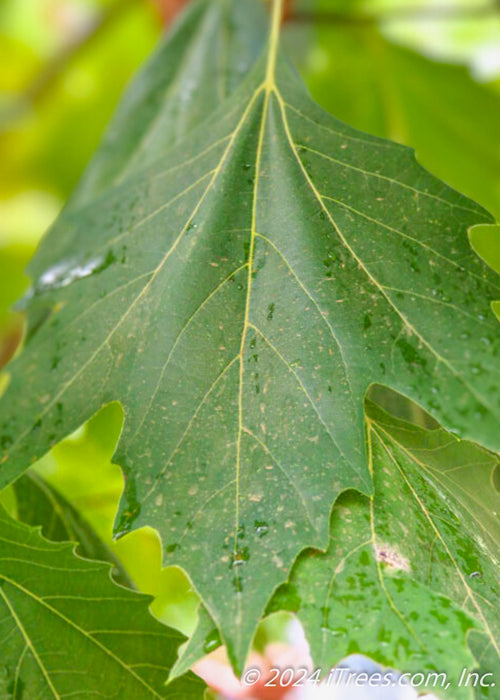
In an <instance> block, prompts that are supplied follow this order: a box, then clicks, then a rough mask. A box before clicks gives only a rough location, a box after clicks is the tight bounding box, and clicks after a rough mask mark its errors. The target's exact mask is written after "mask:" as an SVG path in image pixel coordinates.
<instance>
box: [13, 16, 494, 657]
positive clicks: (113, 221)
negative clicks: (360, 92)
mask: <svg viewBox="0 0 500 700" xmlns="http://www.w3.org/2000/svg"><path fill="white" fill-rule="evenodd" d="M278 5H279V3H278ZM278 5H276V9H275V23H274V25H273V27H274V29H273V32H272V35H271V39H270V42H269V45H268V47H267V48H266V50H265V51H264V53H263V55H262V57H261V58H260V59H259V60H258V62H257V64H256V66H255V68H254V70H253V71H252V72H251V74H250V75H249V77H248V79H247V80H246V82H245V83H244V84H243V85H242V86H241V88H240V89H238V90H237V91H236V92H235V93H234V95H233V96H231V97H230V98H229V99H228V100H226V101H225V102H224V104H223V105H222V108H221V109H220V110H219V111H217V112H216V113H215V114H214V115H213V116H212V117H211V118H210V119H209V120H208V121H207V122H205V123H204V124H203V125H201V126H200V127H199V128H198V129H195V130H194V131H192V132H190V134H189V136H188V137H187V138H186V139H185V140H183V141H181V142H180V143H179V144H178V145H177V146H176V147H174V148H172V149H170V150H168V151H167V152H166V153H165V154H163V155H162V154H157V155H158V159H157V160H156V161H155V162H154V163H152V164H151V165H149V166H147V167H145V168H144V169H142V170H140V171H139V172H134V173H131V174H130V175H129V176H128V177H127V178H126V179H125V180H124V181H123V182H122V184H121V185H120V186H118V187H115V188H113V189H112V190H110V191H109V192H108V193H106V194H105V195H104V196H102V197H101V198H97V199H95V200H94V201H93V202H92V203H91V204H90V205H89V206H88V207H85V208H82V209H81V210H79V211H75V210H73V211H70V212H66V214H65V215H63V216H62V217H61V219H60V220H59V222H58V223H57V224H56V225H55V227H54V228H53V229H52V230H51V232H50V234H49V235H48V236H47V237H46V238H45V240H44V242H43V243H42V245H41V247H40V249H39V251H38V253H37V255H36V257H35V259H34V261H33V263H32V265H31V268H30V272H31V274H32V276H33V279H34V287H33V293H32V295H31V298H30V299H29V300H28V303H27V307H28V316H29V324H30V332H29V333H28V340H27V342H26V347H25V349H24V352H23V354H22V355H21V356H20V357H19V358H18V359H17V360H16V361H15V362H14V363H13V364H12V365H11V369H10V385H9V387H8V389H7V392H6V394H5V396H4V398H3V401H2V410H3V414H2V420H1V422H0V434H1V440H2V446H3V455H4V456H3V458H0V459H1V461H2V462H3V464H2V467H1V469H0V480H1V482H2V483H4V484H5V483H8V482H9V481H12V480H13V479H15V478H16V477H17V476H18V475H19V474H20V473H21V472H22V470H23V469H25V468H26V467H27V466H28V465H29V464H30V462H32V461H33V460H35V459H37V458H38V457H39V456H40V455H42V454H43V453H44V452H46V451H47V450H48V449H49V448H50V447H51V446H52V445H53V444H55V443H56V442H57V441H58V440H60V439H61V438H62V437H64V436H65V435H67V434H69V433H70V432H71V431H73V430H75V429H76V428H77V427H78V426H79V425H80V424H81V423H82V422H83V421H84V420H86V419H88V418H89V417H90V416H91V415H93V414H94V413H95V412H96V411H97V410H98V409H99V408H100V407H101V406H102V405H104V404H106V403H109V402H110V401H113V400H117V401H120V402H121V404H122V406H123V409H124V412H125V424H124V428H123V431H122V435H121V438H120V442H119V445H118V449H117V452H116V455H115V459H116V461H117V462H118V464H120V465H121V467H122V468H123V469H124V472H125V474H126V477H127V481H126V487H125V493H124V496H123V499H122V505H121V512H120V517H119V522H118V524H117V533H118V534H122V533H125V532H127V531H129V530H130V529H131V528H132V527H133V528H138V527H141V526H143V525H151V526H153V527H155V528H156V529H157V530H158V531H159V532H160V535H161V537H162V540H163V547H164V551H165V554H166V562H167V563H172V564H178V565H180V566H182V567H183V568H184V569H185V570H186V571H187V572H188V574H189V576H190V578H191V580H192V581H193V584H194V586H195V587H196V589H197V590H198V592H199V593H200V594H201V596H202V597H203V601H204V604H205V605H206V607H207V609H208V612H209V613H210V615H211V616H212V618H213V619H214V621H215V622H216V623H217V625H218V627H219V628H220V630H221V636H222V639H223V641H224V643H225V644H226V645H227V647H228V652H229V655H230V657H231V659H232V661H233V663H234V665H235V668H236V669H238V668H241V667H242V666H243V663H244V660H245V657H246V655H247V652H248V649H249V646H250V642H251V639H252V635H253V633H254V630H255V626H256V623H257V621H258V619H259V618H260V616H261V614H262V613H263V611H264V610H265V607H266V604H267V602H268V599H269V597H270V595H271V593H272V592H273V590H274V589H275V588H276V587H277V586H278V585H279V584H280V583H282V582H283V581H284V580H286V577H287V575H288V572H289V569H290V566H291V564H292V563H293V561H294V559H295V558H296V556H297V554H298V553H299V552H300V551H301V550H302V549H303V548H304V547H306V546H315V547H318V548H326V546H327V544H328V524H329V512H330V508H331V505H332V503H333V502H334V500H335V499H336V498H337V496H338V495H339V494H340V493H341V492H342V491H344V490H346V489H347V488H357V489H360V490H362V491H364V492H366V493H368V492H369V491H370V489H371V482H370V475H369V473H368V469H367V465H366V455H365V436H364V424H363V397H364V394H365V392H366V389H367V387H368V386H369V385H370V384H372V383H373V382H379V383H386V384H388V385H390V386H391V387H392V388H394V389H396V390H399V391H400V392H402V393H403V394H405V395H408V396H410V397H412V398H413V399H414V400H416V401H418V402H420V403H421V404H422V405H423V406H424V407H425V408H427V409H428V410H429V411H431V412H432V413H433V415H434V416H435V417H437V418H438V419H439V420H441V421H442V422H443V423H444V424H445V425H446V426H447V427H448V428H453V429H454V430H456V431H458V432H460V433H461V434H462V435H463V436H465V437H470V438H474V439H476V440H478V441H482V442H484V444H486V445H488V446H489V447H492V448H497V449H500V431H499V430H498V426H499V419H500V377H499V372H498V351H499V348H500V333H499V331H500V326H499V325H498V322H497V319H496V318H495V317H494V315H493V314H492V312H491V308H490V301H491V299H492V298H495V295H497V296H500V286H499V281H498V278H497V277H496V276H495V275H494V274H493V273H492V272H490V271H489V270H487V269H486V267H485V266H484V265H483V263H482V262H481V261H480V260H479V258H478V257H477V256H475V254H474V253H473V252H472V250H471V249H470V246H469V242H468V239H467V234H466V231H467V229H468V228H469V226H470V225H472V224H474V223H481V222H483V223H487V222H489V221H490V220H491V217H490V216H489V215H488V214H487V213H486V212H485V211H484V210H483V209H482V208H481V207H480V206H479V205H476V204H474V203H473V202H471V201H470V200H468V199H466V198H465V197H463V196H462V195H459V194H457V193H456V192H454V191H453V190H450V189H449V188H448V187H446V185H444V184H443V183H442V182H440V181H439V180H437V179H436V178H434V177H433V176H431V175H430V174H429V173H427V172H426V171H425V170H423V169H422V168H421V167H420V166H419V165H418V164H417V163H416V161H415V159H414V156H413V153H412V152H411V151H410V150H409V149H407V148H404V147H402V146H398V145H396V144H392V143H390V142H387V141H383V140H380V139H377V138H375V137H371V136H367V135H365V134H362V133H360V132H358V131H356V130H354V129H352V128H350V127H348V126H346V125H344V124H342V123H341V122H338V121H337V120H335V119H334V118H333V117H330V116H329V115H328V114H326V113H325V112H323V111H322V110H321V109H320V108H319V107H317V106H316V105H315V104H314V103H313V102H312V101H311V99H310V97H309V96H308V95H307V93H306V92H305V91H304V88H303V86H302V84H301V83H300V81H299V79H298V78H297V76H296V75H295V74H294V72H293V71H292V70H291V69H290V67H289V65H288V63H287V62H286V61H285V60H284V59H283V58H282V57H281V56H280V55H279V52H278V33H279V32H278V21H277V19H278V17H279V7H278ZM245 8H246V11H247V12H249V13H252V12H253V11H254V9H255V8H254V5H253V3H250V2H248V4H246V3H245ZM3 416H5V417H3Z"/></svg>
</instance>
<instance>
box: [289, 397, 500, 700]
mask: <svg viewBox="0 0 500 700" xmlns="http://www.w3.org/2000/svg"><path fill="white" fill-rule="evenodd" d="M367 414H368V417H367V421H368V439H369V445H370V454H371V463H372V466H373V476H374V486H375V491H374V496H373V498H372V499H366V498H364V497H362V496H360V495H359V494H355V493H354V492H352V493H349V494H345V495H343V496H342V497H341V499H340V500H339V501H338V503H337V505H336V506H335V508H334V513H333V517H332V523H331V530H330V548H329V550H328V552H327V553H326V554H322V553H317V552H316V553H315V552H309V553H308V554H304V555H303V556H302V557H301V558H300V559H299V562H298V563H297V565H296V567H295V568H294V571H293V574H292V576H291V582H290V584H289V586H288V593H289V594H291V593H293V594H294V595H295V598H296V600H298V601H299V605H298V607H299V612H298V615H299V618H300V619H301V620H302V622H303V623H304V626H305V629H306V634H307V636H308V639H309V642H310V644H311V651H312V655H313V658H314V661H315V663H317V664H318V665H320V666H321V667H322V668H329V667H330V666H331V665H334V664H336V663H337V662H338V661H339V660H340V659H342V658H343V657H344V656H346V655H348V654H351V653H353V652H356V653H358V652H359V653H364V654H367V655H369V656H371V657H372V658H374V659H375V660H376V661H379V662H380V663H382V664H384V665H387V666H391V667H396V668H398V669H400V670H402V671H405V672H412V673H413V672H422V671H425V670H435V671H439V672H447V673H448V679H449V680H450V681H451V682H452V687H453V691H450V692H452V694H453V697H470V695H469V692H470V688H469V689H468V690H467V689H465V688H462V689H460V688H458V687H457V686H458V680H459V678H460V674H461V672H462V670H463V668H468V669H469V670H470V671H472V670H473V668H474V667H475V666H476V665H477V664H476V663H475V662H474V661H473V660H472V657H471V654H470V652H469V651H468V650H467V649H466V645H465V635H466V632H467V630H468V629H470V628H471V627H474V628H475V629H477V630H478V631H477V632H475V633H474V638H473V640H474V643H473V644H471V648H472V650H473V651H474V653H475V654H476V659H477V661H478V662H480V661H481V662H483V663H484V666H483V670H482V673H487V672H491V671H494V670H495V669H498V663H499V658H500V612H499V609H498V566H499V559H500V556H499V555H500V494H499V493H498V492H496V491H495V490H494V489H493V488H492V483H491V479H492V473H493V469H494V468H495V467H496V465H497V464H498V460H497V458H496V457H495V456H493V455H491V454H490V453H488V452H486V451H485V450H483V449H481V448H479V447H477V446H476V445H473V444H472V443H467V442H462V441H460V440H458V439H456V438H454V437H453V436H452V435H450V434H449V433H447V432H446V431H444V430H442V429H436V430H433V431H425V430H423V429H421V428H417V427H415V426H413V425H410V424H409V423H405V422H403V421H401V420H399V419H396V418H393V417H391V416H389V414H387V413H384V412H383V411H382V410H381V409H380V408H378V407H377V406H376V405H375V404H371V403H368V404H367ZM488 663H489V664H490V666H489V667H488ZM490 681H494V678H490ZM495 687H496V686H495ZM498 692H499V690H498V688H497V690H494V689H493V688H492V689H490V694H489V695H487V696H486V697H491V698H493V697H495V698H496V697H499V696H498ZM495 693H496V694H495ZM444 697H449V695H446V693H445V694H444ZM478 697H479V696H478Z"/></svg>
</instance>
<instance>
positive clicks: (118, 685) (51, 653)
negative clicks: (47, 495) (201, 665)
mask: <svg viewBox="0 0 500 700" xmlns="http://www.w3.org/2000/svg"><path fill="white" fill-rule="evenodd" d="M0 524H1V529H2V538H1V540H0V608H1V614H0V640H1V642H0V653H1V659H2V660H1V664H2V679H3V681H4V686H7V690H8V692H10V694H11V695H10V697H13V698H20V697H21V696H22V697H26V698H27V697H29V698H35V697H36V698H41V699H42V698H43V699H44V700H45V698H47V699H49V698H60V697H64V696H69V695H71V696H72V697H75V698H84V697H88V695H89V694H95V695H107V696H109V697H111V696H115V695H117V694H118V695H119V696H120V698H130V700H137V698H141V700H142V698H144V699H146V698H168V697H182V698H193V699H194V698H200V699H201V698H202V697H203V692H204V684H203V683H202V682H201V681H200V680H199V679H197V678H196V677H195V676H193V675H192V674H189V675H188V676H184V677H183V678H180V679H178V680H177V681H176V682H174V683H172V684H169V685H168V686H165V685H164V683H165V679H166V677H167V674H168V671H169V669H170V667H171V666H172V663H173V662H174V660H175V657H176V653H177V648H178V646H179V644H180V643H181V642H182V640H183V637H182V635H181V634H179V633H178V632H175V631H174V630H172V629H170V628H168V627H166V626H164V625H162V624H160V623H159V622H157V621H156V620H155V619H154V618H153V617H152V616H151V614H150V613H149V612H148V609H147V605H148V600H149V599H148V597H147V596H143V595H139V594H137V593H133V592H132V591H129V590H128V589H126V588H122V587H121V586H117V585H116V584H114V583H113V582H112V581H111V579H110V576H109V571H110V567H109V565H108V564H100V563H97V562H93V561H89V560H87V559H82V558H81V557H79V556H77V555H75V554H74V552H73V551H72V550H73V546H74V545H73V544H71V543H59V544H54V543H52V542H49V541H48V540H46V539H44V538H43V537H41V535H40V534H39V532H38V531H37V530H36V529H34V528H30V527H28V526H26V525H24V524H22V523H19V522H16V521H15V520H12V519H11V518H9V517H8V516H7V515H6V514H5V512H4V511H3V510H1V511H0Z"/></svg>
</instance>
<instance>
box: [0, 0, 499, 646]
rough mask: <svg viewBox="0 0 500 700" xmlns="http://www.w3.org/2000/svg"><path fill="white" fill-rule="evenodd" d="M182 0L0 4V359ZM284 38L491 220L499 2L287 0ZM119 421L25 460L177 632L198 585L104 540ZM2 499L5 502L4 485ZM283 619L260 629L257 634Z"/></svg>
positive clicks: (349, 103)
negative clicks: (43, 255) (131, 86)
mask: <svg viewBox="0 0 500 700" xmlns="http://www.w3.org/2000/svg"><path fill="white" fill-rule="evenodd" d="M242 1H244V0H242ZM182 4H183V2H182V0H0V367H1V366H3V365H4V364H5V363H6V361H7V360H8V358H9V357H10V356H11V355H12V353H13V352H14V351H15V348H16V346H17V344H18V342H19V340H20V338H21V335H22V316H21V315H20V314H18V313H15V312H13V311H12V310H11V306H12V304H13V302H14V301H15V300H16V299H18V298H19V297H20V296H21V295H22V293H23V292H24V291H25V290H26V288H27V287H28V285H29V280H28V279H27V277H26V276H25V275H24V274H23V270H24V267H25V265H26V263H27V261H28V259H29V258H30V256H31V255H32V253H33V251H34V249H35V247H36V245H37V242H38V241H39V239H40V237H41V236H42V235H43V233H44V231H45V230H46V229H47V227H48V226H49V225H50V223H51V222H52V221H53V220H54V219H55V217H56V216H57V214H58V212H59V211H60V209H61V207H62V206H63V205H64V202H65V201H66V199H67V198H68V196H69V194H70V193H71V191H72V189H73V187H74V186H75V184H76V182H77V181H78V179H79V177H80V175H81V173H82V170H83V169H84V167H85V164H86V163H87V161H88V160H89V158H90V156H91V154H92V152H93V151H94V150H95V148H96V147H97V145H98V143H99V140H100V137H101V135H102V132H103V130H104V128H105V126H106V123H107V122H108V120H109V118H110V116H111V114H112V112H113V110H114V108H115V106H116V104H117V102H118V99H119V97H120V94H121V93H122V91H123V90H124V88H125V86H126V84H127V82H128V81H129V80H130V78H131V76H132V74H133V73H134V71H135V70H136V69H137V68H138V66H139V65H140V64H141V62H142V61H143V60H144V59H145V58H146V57H147V55H148V53H149V52H150V51H151V50H152V49H153V47H154V45H155V43H156V42H157V41H158V39H159V38H160V35H161V33H162V31H163V29H164V27H165V25H167V24H168V23H169V21H170V20H171V18H172V17H173V15H174V14H175V12H176V11H177V10H178V8H179V7H180V6H181V5H182ZM285 44H286V48H287V51H288V53H289V54H291V55H292V58H293V59H294V61H295V62H296V64H298V66H299V68H300V71H301V73H302V75H303V77H304V79H305V81H306V83H307V85H308V87H309V89H310V90H311V92H312V93H313V95H314V97H315V98H316V99H317V101H318V102H319V103H320V104H321V105H322V106H323V107H324V108H325V109H327V110H328V111H330V112H332V113H333V114H334V115H335V116H337V117H338V118H340V119H342V120H344V121H346V122H348V123H350V124H352V125H354V126H356V127H358V128H360V129H363V130H365V131H369V132H371V133H374V134H377V135H380V136H385V137H388V138H391V139H394V140H396V141H400V142H402V143H406V144H408V145H410V146H412V147H413V148H415V149H416V151H417V156H418V159H419V160H420V162H421V163H422V164H423V165H425V166H426V167H427V168H428V169H429V170H431V171H432V172H434V173H435V174H436V175H438V176H439V177H441V178H442V179H443V180H445V181H446V182H448V183H449V184H451V185H452V186H454V187H456V188H457V189H459V190H461V191H462V192H464V193H466V194H468V195H469V196H471V197H473V198H474V199H476V200H477V201H478V202H480V203H481V204H483V205H484V206H485V207H486V208H488V209H489V210H490V211H491V212H492V213H494V214H495V215H496V217H497V219H498V218H500V3H499V2H498V0H497V1H496V2H495V0H317V1H314V0H295V2H289V3H288V16H287V23H286V29H285ZM483 228H484V227H483ZM473 243H474V247H475V248H476V249H477V250H478V252H480V254H481V255H482V256H483V257H485V258H486V259H487V260H489V261H490V263H491V264H493V265H496V266H497V267H500V234H499V233H498V231H497V232H496V233H495V232H492V230H491V229H489V230H487V231H481V230H479V231H477V232H476V233H475V234H474V240H473ZM0 391H1V382H0ZM121 423H122V412H121V409H120V407H119V406H117V405H111V406H109V407H107V408H106V409H104V410H103V411H101V412H100V413H99V414H98V415H97V416H95V417H94V418H93V419H92V420H91V421H90V422H89V423H88V424H87V425H86V426H84V427H82V429H81V430H80V431H79V432H78V433H77V434H75V435H73V436H71V437H70V438H69V439H67V440H66V441H65V442H63V443H62V444H60V445H59V446H57V447H56V448H55V449H54V450H53V451H52V452H51V453H50V454H49V455H48V456H47V457H45V458H44V459H43V460H42V461H41V462H40V463H39V464H37V465H35V467H34V468H35V469H36V470H38V471H39V472H40V473H41V474H42V475H43V476H44V477H45V478H46V479H47V480H48V481H49V482H50V483H52V484H53V485H54V486H55V488H57V489H58V490H59V491H60V492H61V494H63V495H64V496H65V497H66V498H67V499H68V500H69V501H70V502H71V503H72V504H73V505H74V506H75V507H76V508H77V509H78V510H79V511H80V512H81V513H82V514H83V516H84V517H86V518H87V519H88V521H89V522H90V523H91V524H92V525H93V527H94V528H95V530H96V531H97V533H98V534H99V535H100V536H101V537H102V539H103V540H104V541H105V542H106V543H107V544H108V546H109V547H111V548H112V550H113V551H114V553H115V555H116V556H117V557H118V558H119V559H120V560H121V562H122V564H123V566H124V568H125V569H126V571H127V573H128V575H129V576H130V577H131V578H132V580H133V581H134V582H135V584H136V585H137V586H138V587H139V588H140V589H142V590H143V591H145V592H147V593H151V594H152V595H154V596H155V602H154V604H153V612H154V613H155V614H157V615H158V616H159V617H161V618H162V619H163V620H165V621H166V622H168V623H169V624H171V625H173V626H175V627H177V628H179V629H181V630H182V631H183V632H185V633H190V632H191V631H192V630H193V628H194V625H195V623H196V610H197V605H198V599H197V596H196V594H195V593H194V592H193V591H192V589H191V586H190V583H189V581H188V580H187V578H186V577H185V575H184V574H183V573H182V572H181V571H180V570H179V569H176V568H174V567H170V568H168V569H164V570H162V569H161V548H160V543H159V540H158V537H157V535H156V533H155V532H154V531H152V530H143V531H140V532H134V533H132V534H130V535H128V536H127V537H125V538H123V539H122V540H120V541H119V542H113V541H112V538H111V531H112V522H113V516H114V512H115V510H116V507H117V502H118V499H119V496H120V493H121V489H122V484H123V482H122V476H121V472H120V469H119V467H117V466H115V465H113V464H112V463H111V457H112V454H113V450H114V446H115V444H116V440H117V438H118V435H119V432H120V429H121ZM2 498H3V502H4V503H5V504H6V505H7V506H8V507H9V509H10V510H11V511H12V512H14V513H15V511H16V504H15V498H14V497H13V494H12V492H10V493H6V494H3V495H2ZM280 620H281V618H280ZM281 624H282V621H280V622H279V624H278V625H277V626H275V627H274V628H273V626H272V625H269V624H268V625H267V626H265V628H263V630H264V631H263V632H262V631H261V635H260V637H258V639H259V640H260V641H259V644H260V645H262V643H263V642H262V634H264V636H266V639H272V637H273V635H276V634H278V631H279V629H278V628H279V626H280V625H281Z"/></svg>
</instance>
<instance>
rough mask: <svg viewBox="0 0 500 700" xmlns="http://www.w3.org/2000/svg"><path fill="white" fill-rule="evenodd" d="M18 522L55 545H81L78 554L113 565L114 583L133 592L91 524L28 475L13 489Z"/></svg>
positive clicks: (33, 473)
mask: <svg viewBox="0 0 500 700" xmlns="http://www.w3.org/2000/svg"><path fill="white" fill-rule="evenodd" d="M13 487H14V492H15V496H16V501H17V518H18V520H20V521H21V522H23V523H26V524H27V525H35V526H41V528H42V530H41V532H42V534H43V536H44V537H46V538H47V539H48V540H51V541H52V542H68V541H71V542H75V543H78V545H79V546H78V553H79V554H81V555H82V556H83V557H85V558H86V559H94V560H97V561H106V562H109V563H110V564H112V565H113V580H114V581H116V582H117V583H120V584H121V585H123V586H127V587H129V588H134V587H135V586H134V584H133V583H132V581H131V580H130V578H129V576H128V575H127V573H126V571H125V570H124V568H123V567H122V565H121V564H120V562H119V561H118V559H117V558H116V556H115V555H114V553H113V552H112V551H111V550H110V549H109V547H107V546H106V544H105V543H104V542H103V541H102V540H101V538H100V537H99V536H98V535H97V533H96V532H95V531H94V530H93V529H92V527H91V526H90V524H89V523H88V522H87V521H86V520H85V518H84V517H83V516H82V515H80V513H79V512H78V511H77V510H76V508H74V507H73V506H72V505H71V503H69V501H67V500H66V499H65V498H64V497H63V496H62V495H61V494H60V493H59V492H58V491H57V490H56V489H55V488H54V487H53V486H51V485H50V484H48V483H47V482H46V481H44V479H42V477H41V476H39V475H38V474H36V473H35V472H33V471H29V472H27V473H26V474H23V476H22V477H21V478H20V479H18V480H17V481H16V482H15V483H14V485H13Z"/></svg>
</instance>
